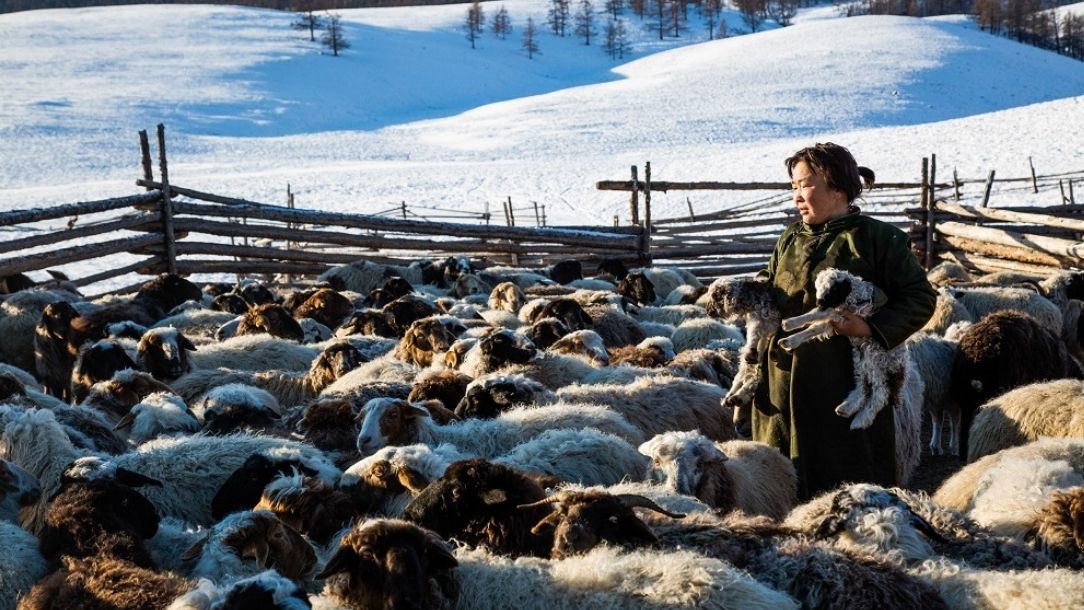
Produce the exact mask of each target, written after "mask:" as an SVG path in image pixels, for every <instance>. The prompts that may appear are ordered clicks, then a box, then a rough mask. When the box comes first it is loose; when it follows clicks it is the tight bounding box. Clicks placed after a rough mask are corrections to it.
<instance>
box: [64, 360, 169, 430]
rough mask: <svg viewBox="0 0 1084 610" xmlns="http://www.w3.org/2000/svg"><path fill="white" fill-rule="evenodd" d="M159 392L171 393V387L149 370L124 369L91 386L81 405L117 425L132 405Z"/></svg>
mask: <svg viewBox="0 0 1084 610" xmlns="http://www.w3.org/2000/svg"><path fill="white" fill-rule="evenodd" d="M156 392H166V393H171V392H172V390H171V389H170V387H169V386H167V385H166V384H164V383H162V382H161V381H158V380H157V379H155V378H154V377H152V376H151V375H150V374H149V373H144V372H143V371H136V370H133V369H122V370H120V371H117V372H116V373H113V376H112V377H111V378H110V379H107V380H105V381H99V382H98V383H95V384H94V385H92V386H91V387H90V391H89V392H88V393H87V397H86V398H85V399H83V402H81V403H80V407H83V408H87V409H91V410H93V411H94V412H96V413H99V414H101V415H102V416H103V417H105V419H106V421H108V422H109V424H110V425H115V424H116V423H117V422H119V421H120V420H121V419H122V418H123V417H124V416H125V415H127V414H128V412H129V411H130V410H131V409H132V407H134V406H135V405H137V404H139V402H140V401H142V400H143V399H144V398H146V397H148V396H150V395H151V394H154V393H156Z"/></svg>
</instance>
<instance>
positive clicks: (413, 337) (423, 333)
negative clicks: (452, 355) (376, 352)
mask: <svg viewBox="0 0 1084 610" xmlns="http://www.w3.org/2000/svg"><path fill="white" fill-rule="evenodd" d="M444 317H446V316H430V317H428V318H422V319H421V320H417V321H415V322H414V323H413V324H411V325H410V328H408V329H407V331H406V333H404V334H403V338H402V339H401V340H400V341H399V344H398V345H397V346H396V347H395V357H396V358H398V359H399V360H401V361H403V362H406V363H408V364H414V365H417V366H420V367H426V366H429V365H430V364H432V363H433V356H434V355H435V354H437V353H441V352H446V351H448V348H449V347H451V346H452V343H454V342H455V340H456V335H455V333H453V332H452V331H451V330H449V329H448V327H447V326H446V325H445V324H444V320H443V318H444ZM460 326H462V325H460ZM464 330H465V328H464Z"/></svg>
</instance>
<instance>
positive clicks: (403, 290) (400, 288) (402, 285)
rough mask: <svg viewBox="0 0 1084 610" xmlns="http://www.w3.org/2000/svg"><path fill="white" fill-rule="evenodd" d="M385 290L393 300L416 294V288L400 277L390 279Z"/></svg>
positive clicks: (395, 276) (385, 283)
mask: <svg viewBox="0 0 1084 610" xmlns="http://www.w3.org/2000/svg"><path fill="white" fill-rule="evenodd" d="M383 288H384V290H387V291H388V292H389V293H390V294H391V295H392V298H394V299H398V298H399V297H401V296H406V295H408V294H410V293H412V292H414V287H413V286H411V285H410V282H408V281H406V280H404V279H403V278H401V277H399V276H398V275H394V276H392V277H389V278H388V280H387V281H386V282H384V286H383Z"/></svg>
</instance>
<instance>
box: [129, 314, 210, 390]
mask: <svg viewBox="0 0 1084 610" xmlns="http://www.w3.org/2000/svg"><path fill="white" fill-rule="evenodd" d="M138 350H139V351H138V353H139V366H140V368H142V369H143V370H145V371H147V372H148V373H150V374H152V375H154V376H155V378H157V379H163V380H170V379H176V378H178V377H180V376H181V375H183V374H185V373H187V372H188V371H190V370H192V364H191V363H190V362H189V361H188V352H194V351H196V346H195V345H193V344H192V341H190V340H189V339H188V337H186V336H184V335H183V334H181V331H179V330H177V329H176V328H173V327H171V326H169V327H164V328H152V329H150V330H148V331H147V332H146V333H144V334H143V336H142V337H141V338H140V339H139V348H138Z"/></svg>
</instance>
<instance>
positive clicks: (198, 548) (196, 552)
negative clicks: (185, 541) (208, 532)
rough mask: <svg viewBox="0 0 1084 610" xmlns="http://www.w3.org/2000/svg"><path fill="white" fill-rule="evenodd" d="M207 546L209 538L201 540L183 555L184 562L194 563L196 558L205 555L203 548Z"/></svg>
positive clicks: (205, 537)
mask: <svg viewBox="0 0 1084 610" xmlns="http://www.w3.org/2000/svg"><path fill="white" fill-rule="evenodd" d="M205 546H207V536H204V537H203V538H200V539H199V540H197V541H196V543H195V544H193V545H192V546H190V547H188V550H187V551H185V552H184V553H181V560H182V561H192V560H194V559H195V558H197V557H199V556H200V555H202V554H203V547H205Z"/></svg>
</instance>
